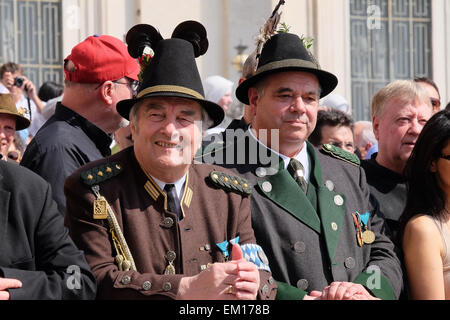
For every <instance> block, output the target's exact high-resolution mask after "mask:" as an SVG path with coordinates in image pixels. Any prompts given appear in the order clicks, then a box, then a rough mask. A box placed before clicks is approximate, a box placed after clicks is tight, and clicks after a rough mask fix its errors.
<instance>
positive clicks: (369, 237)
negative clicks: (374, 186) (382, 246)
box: [359, 212, 375, 244]
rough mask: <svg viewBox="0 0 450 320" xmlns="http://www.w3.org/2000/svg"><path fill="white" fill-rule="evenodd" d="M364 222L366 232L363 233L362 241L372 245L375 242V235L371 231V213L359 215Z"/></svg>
mask: <svg viewBox="0 0 450 320" xmlns="http://www.w3.org/2000/svg"><path fill="white" fill-rule="evenodd" d="M359 216H360V217H361V220H362V224H363V226H364V232H363V233H362V240H363V241H364V243H365V244H371V243H373V242H374V241H375V233H373V232H372V231H370V230H369V227H368V225H369V218H370V212H366V213H364V214H360V215H359Z"/></svg>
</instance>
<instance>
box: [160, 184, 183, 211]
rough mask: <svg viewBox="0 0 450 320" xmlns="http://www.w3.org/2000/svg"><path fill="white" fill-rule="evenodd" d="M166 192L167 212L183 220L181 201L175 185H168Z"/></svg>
mask: <svg viewBox="0 0 450 320" xmlns="http://www.w3.org/2000/svg"><path fill="white" fill-rule="evenodd" d="M164 192H165V193H166V195H167V210H168V211H170V212H173V213H176V214H177V215H178V220H180V219H181V208H180V200H178V196H177V191H176V189H175V185H174V184H166V185H165V186H164Z"/></svg>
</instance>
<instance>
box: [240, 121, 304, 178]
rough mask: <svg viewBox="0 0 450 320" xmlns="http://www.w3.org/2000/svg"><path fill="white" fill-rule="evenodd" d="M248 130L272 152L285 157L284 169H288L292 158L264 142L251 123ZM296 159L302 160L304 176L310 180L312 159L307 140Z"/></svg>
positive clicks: (282, 157)
mask: <svg viewBox="0 0 450 320" xmlns="http://www.w3.org/2000/svg"><path fill="white" fill-rule="evenodd" d="M248 131H249V132H250V136H251V137H253V139H255V140H256V141H258V143H260V144H261V145H263V146H264V147H265V148H267V149H269V150H270V151H271V152H273V153H275V154H276V155H278V156H279V157H280V158H281V159H283V162H284V169H287V167H288V164H289V161H291V158H290V157H288V156H286V155H284V154H281V153H279V152H277V151H275V150H273V149H271V148H269V147H268V146H266V145H265V144H264V143H262V142H261V141H260V140H259V139H258V138H257V137H256V136H255V134H254V133H253V129H252V126H251V125H250V126H249V128H248ZM294 159H296V160H298V161H300V163H301V164H302V165H303V168H304V169H305V170H304V178H305V180H306V182H307V183H308V182H309V173H310V172H309V171H310V167H311V165H310V160H309V156H308V151H307V146H306V142H304V143H303V148H302V150H300V152H299V153H297V154H296V155H295V157H294Z"/></svg>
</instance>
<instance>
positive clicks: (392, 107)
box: [373, 98, 432, 173]
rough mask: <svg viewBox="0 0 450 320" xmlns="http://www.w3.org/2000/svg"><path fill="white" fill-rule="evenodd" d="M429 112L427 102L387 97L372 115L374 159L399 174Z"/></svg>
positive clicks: (429, 115)
mask: <svg viewBox="0 0 450 320" xmlns="http://www.w3.org/2000/svg"><path fill="white" fill-rule="evenodd" d="M431 113H432V110H431V108H430V105H429V104H427V103H426V102H425V101H421V100H420V99H418V98H416V99H414V100H413V101H408V102H402V101H400V100H399V99H396V98H394V99H391V100H389V101H388V102H387V103H386V105H385V106H384V111H383V112H382V113H381V114H380V115H379V116H374V118H373V131H374V133H375V137H376V138H377V140H378V155H377V158H376V159H377V162H378V163H379V164H381V165H382V166H384V167H387V168H389V169H391V170H393V171H395V172H398V173H402V171H403V168H404V167H405V164H406V161H407V160H408V158H409V156H410V155H411V152H412V150H413V148H414V145H415V143H416V140H417V138H418V136H419V134H420V132H421V131H422V128H423V126H424V125H425V123H426V122H427V121H428V119H429V118H430V117H431Z"/></svg>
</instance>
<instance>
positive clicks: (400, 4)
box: [350, 0, 432, 120]
mask: <svg viewBox="0 0 450 320" xmlns="http://www.w3.org/2000/svg"><path fill="white" fill-rule="evenodd" d="M350 39H351V40H350V43H351V81H352V110H353V117H354V119H355V120H371V119H370V101H371V98H372V96H373V95H374V94H375V93H376V92H377V91H378V90H379V89H380V88H382V87H384V86H385V85H386V84H388V83H389V82H392V81H394V80H398V79H412V78H414V77H419V76H420V77H423V76H426V77H429V78H432V61H431V0H350Z"/></svg>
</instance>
